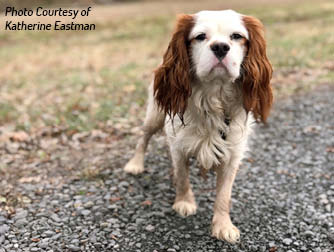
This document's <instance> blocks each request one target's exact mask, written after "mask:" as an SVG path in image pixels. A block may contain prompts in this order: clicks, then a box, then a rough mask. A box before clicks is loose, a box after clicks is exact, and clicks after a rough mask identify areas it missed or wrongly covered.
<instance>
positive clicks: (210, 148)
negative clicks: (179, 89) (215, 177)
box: [173, 85, 241, 169]
mask: <svg viewBox="0 0 334 252" xmlns="http://www.w3.org/2000/svg"><path fill="white" fill-rule="evenodd" d="M238 95H239V94H238V92H237V91H236V90H231V89H228V90H224V89H223V88H222V86H218V85H217V86H212V87H211V88H210V89H196V88H195V89H194V90H193V94H192V96H191V97H190V99H189V103H188V109H187V111H186V113H185V114H184V121H185V124H186V126H184V127H183V126H181V125H178V126H176V127H174V129H173V131H174V132H173V135H174V142H175V143H176V144H177V145H178V146H179V147H182V149H183V150H184V151H186V152H187V153H188V154H189V155H193V156H195V157H196V158H197V160H198V161H199V163H200V164H201V165H202V166H203V167H204V168H206V169H210V168H211V167H213V166H217V165H220V164H221V163H222V162H227V161H228V160H227V159H228V158H229V156H230V147H229V146H231V141H230V136H231V135H233V134H234V132H233V128H232V127H230V126H231V123H232V122H233V119H234V118H233V117H234V116H235V114H236V111H237V110H240V107H241V103H240V101H239V98H240V97H238Z"/></svg>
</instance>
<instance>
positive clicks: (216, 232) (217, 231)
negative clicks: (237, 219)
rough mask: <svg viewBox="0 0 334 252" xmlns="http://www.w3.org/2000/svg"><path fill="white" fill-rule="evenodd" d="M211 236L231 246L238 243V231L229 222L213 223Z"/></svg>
mask: <svg viewBox="0 0 334 252" xmlns="http://www.w3.org/2000/svg"><path fill="white" fill-rule="evenodd" d="M212 236H214V237H216V238H217V239H219V240H225V241H227V242H229V243H232V244H233V243H237V242H239V240H240V231H239V229H238V228H237V227H236V226H234V225H233V224H232V222H231V221H230V220H227V221H215V222H213V223H212Z"/></svg>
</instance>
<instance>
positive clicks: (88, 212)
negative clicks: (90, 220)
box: [81, 209, 90, 216]
mask: <svg viewBox="0 0 334 252" xmlns="http://www.w3.org/2000/svg"><path fill="white" fill-rule="evenodd" d="M81 214H82V215H84V216H87V215H90V211H89V210H87V209H85V210H82V211H81Z"/></svg>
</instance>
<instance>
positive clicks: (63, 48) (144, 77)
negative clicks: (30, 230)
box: [0, 0, 334, 131]
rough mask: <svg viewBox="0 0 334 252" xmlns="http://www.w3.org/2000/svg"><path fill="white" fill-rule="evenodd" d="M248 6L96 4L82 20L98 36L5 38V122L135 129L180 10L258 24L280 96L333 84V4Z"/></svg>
mask: <svg viewBox="0 0 334 252" xmlns="http://www.w3.org/2000/svg"><path fill="white" fill-rule="evenodd" d="M248 2H249V3H252V4H249V7H248V8H245V6H246V4H245V1H241V0H237V1H233V4H231V3H230V4H227V3H224V2H222V1H218V0H213V1H206V2H203V1H195V2H193V1H191V2H190V1H183V2H182V3H179V2H177V1H171V2H170V1H168V2H167V1H159V2H156V3H153V4H152V3H151V2H145V3H128V4H117V5H112V6H96V7H94V10H93V12H92V16H90V17H88V18H85V19H84V18H81V19H80V20H78V21H80V22H85V23H86V22H87V23H91V22H94V23H97V30H95V31H89V32H52V31H51V32H2V34H1V35H0V41H1V42H0V43H1V47H0V64H1V66H2V67H1V69H0V83H1V86H0V88H1V92H0V123H1V124H3V125H5V126H6V127H8V126H11V127H13V128H14V129H15V128H16V129H17V128H20V129H22V128H23V129H25V130H35V129H39V128H40V127H44V126H54V125H64V126H66V127H68V128H69V129H72V130H75V131H77V130H79V131H82V130H90V129H92V128H104V129H105V128H110V127H111V128H118V129H122V130H124V131H130V129H131V128H132V127H133V126H134V125H137V124H138V122H137V120H138V118H140V117H142V114H143V113H144V110H143V109H142V108H143V106H144V105H145V101H146V86H147V85H148V83H149V82H150V79H151V78H152V74H151V73H152V70H153V69H154V68H155V67H156V66H157V64H159V62H160V60H161V55H162V54H163V51H164V49H165V48H166V45H167V43H168V39H169V37H170V32H171V30H172V28H173V25H174V19H175V15H176V13H180V12H187V13H192V12H195V11H198V10H201V9H223V8H233V9H236V10H238V11H240V12H243V13H246V14H251V15H255V16H257V17H259V18H260V19H262V21H263V22H264V24H265V26H266V28H267V39H268V52H269V55H270V58H271V60H272V62H273V64H274V68H275V72H276V74H275V76H274V79H273V83H274V85H275V87H276V89H277V90H278V92H279V94H282V93H284V94H286V93H291V92H294V90H296V89H298V88H300V87H303V86H306V87H311V86H313V85H314V84H318V83H323V82H331V83H332V82H333V74H332V72H333V58H332V55H333V54H334V49H333V47H332V45H333V43H334V35H333V32H332V24H333V22H334V17H333V15H332V13H333V11H334V4H333V2H332V1H331V0H321V1H316V2H315V1H297V0H293V1H288V0H284V1H278V0H271V1H265V0H261V1H248ZM5 19H7V18H6V17H3V16H1V17H0V23H1V24H3V23H4V20H5ZM16 20H18V19H17V18H16ZM20 20H21V19H20ZM40 20H41V19H36V17H33V18H27V19H26V21H27V22H36V21H40ZM53 21H54V20H53V19H52V18H46V19H43V22H53Z"/></svg>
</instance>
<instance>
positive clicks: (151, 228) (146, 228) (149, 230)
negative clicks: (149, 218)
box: [145, 224, 155, 232]
mask: <svg viewBox="0 0 334 252" xmlns="http://www.w3.org/2000/svg"><path fill="white" fill-rule="evenodd" d="M154 229H155V227H154V226H153V225H151V224H149V225H147V226H146V227H145V230H146V231H148V232H153V231H154Z"/></svg>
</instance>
